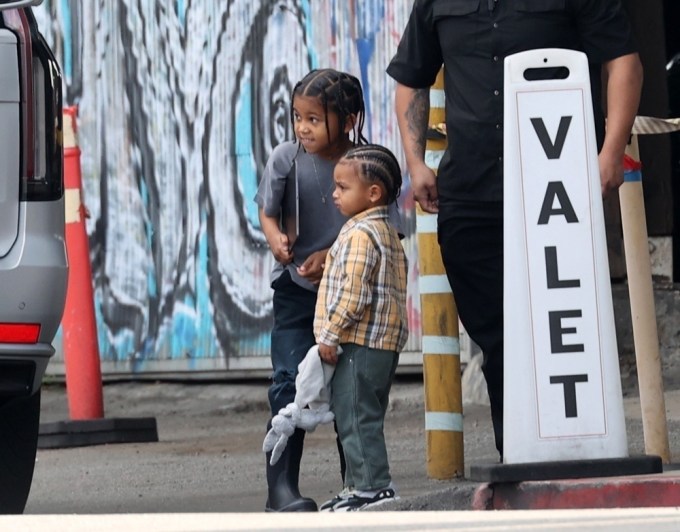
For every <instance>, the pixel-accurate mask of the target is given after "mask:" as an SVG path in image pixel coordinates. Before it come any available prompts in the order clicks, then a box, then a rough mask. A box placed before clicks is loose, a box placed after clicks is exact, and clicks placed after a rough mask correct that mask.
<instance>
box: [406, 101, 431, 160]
mask: <svg viewBox="0 0 680 532" xmlns="http://www.w3.org/2000/svg"><path fill="white" fill-rule="evenodd" d="M429 115H430V91H429V89H418V90H415V91H414V92H413V98H412V100H411V105H409V107H408V109H407V110H406V123H407V124H408V132H409V136H410V137H411V140H412V141H413V142H412V143H411V146H412V150H413V155H415V156H416V157H418V158H419V159H422V158H423V157H424V156H425V140H426V134H427V123H428V118H429Z"/></svg>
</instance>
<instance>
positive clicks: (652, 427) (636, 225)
mask: <svg viewBox="0 0 680 532" xmlns="http://www.w3.org/2000/svg"><path fill="white" fill-rule="evenodd" d="M638 118H639V117H638ZM636 123H637V120H636ZM633 131H634V132H635V128H634V129H633ZM626 155H627V157H626V163H625V165H624V166H625V173H624V183H623V185H621V187H620V188H619V199H620V202H621V222H622V226H623V243H624V249H625V253H626V271H627V275H628V294H629V297H630V314H631V319H632V322H633V342H634V344H635V360H636V365H637V375H638V384H639V386H638V388H639V393H640V407H641V410H642V430H643V432H644V440H645V452H646V453H647V454H651V455H657V456H660V457H661V461H662V462H663V463H664V464H668V463H670V449H669V444H668V428H667V424H666V406H665V399H664V390H663V376H662V372H661V359H660V357H659V337H658V331H657V326H656V310H655V306H654V289H653V286H652V273H651V265H650V259H649V244H648V240H647V221H646V219H645V203H644V198H643V194H642V173H641V171H640V168H641V165H640V163H639V160H640V154H639V150H638V141H637V135H635V134H634V135H633V136H632V138H631V141H630V143H629V144H628V146H627V147H626Z"/></svg>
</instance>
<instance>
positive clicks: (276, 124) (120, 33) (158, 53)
mask: <svg viewBox="0 0 680 532" xmlns="http://www.w3.org/2000/svg"><path fill="white" fill-rule="evenodd" d="M410 7H411V3H410V2H407V1H406V0H219V1H216V0H175V1H169V0H59V1H58V0H46V1H45V3H43V5H42V6H40V7H39V8H35V10H34V12H35V14H36V18H37V19H38V24H39V27H40V28H41V31H42V32H43V34H44V35H45V37H46V38H47V40H48V42H50V43H51V45H52V46H53V49H54V51H55V54H56V56H57V59H58V61H59V63H60V64H61V65H62V70H63V73H64V79H65V92H64V96H65V102H66V103H67V104H68V105H77V106H78V109H79V114H78V128H79V131H78V140H79V145H80V148H81V150H82V158H81V166H82V174H83V182H84V201H85V203H86V206H87V208H88V209H89V212H90V218H89V219H88V221H87V230H88V235H89V237H90V253H91V259H92V270H93V276H94V286H95V298H96V302H95V303H96V308H97V325H98V334H99V345H100V356H101V358H102V363H103V370H104V371H105V372H109V373H111V372H135V373H140V372H148V371H184V370H213V369H231V370H233V369H250V368H266V367H267V366H268V364H269V358H268V354H269V331H270V327H271V323H272V304H271V298H272V291H271V289H270V287H269V282H268V279H269V271H270V269H271V267H272V260H273V258H272V256H271V253H270V252H269V250H268V248H267V247H266V242H265V239H264V236H263V234H262V232H261V230H260V227H259V222H258V220H257V212H256V206H255V203H254V202H253V196H254V194H255V190H256V187H257V184H258V176H259V175H260V173H261V170H262V168H263V166H264V164H265V162H266V160H267V157H268V156H269V154H270V153H271V151H272V149H273V148H274V146H276V145H277V144H278V143H280V142H281V141H282V140H284V139H286V138H288V137H289V136H290V134H291V131H290V129H291V128H290V126H289V116H288V114H289V113H288V107H289V94H290V91H291V88H292V86H293V84H294V83H295V82H296V81H297V80H298V79H299V78H301V77H302V76H303V75H304V74H306V73H307V72H308V71H309V70H310V69H311V68H314V67H326V66H330V67H335V68H338V69H341V70H346V71H350V72H352V73H354V74H355V75H357V76H358V77H360V79H361V80H362V83H363V86H364V90H365V93H366V100H367V101H366V104H367V108H368V126H367V127H368V130H367V132H368V137H369V139H371V140H372V141H374V142H378V143H382V144H384V145H386V146H388V147H390V148H392V149H393V150H395V152H397V153H398V154H399V156H400V157H401V148H400V142H399V135H398V130H397V125H396V120H395V117H394V114H393V89H394V85H393V82H392V80H391V79H390V78H389V77H387V76H386V74H385V67H386V66H387V63H388V62H389V59H390V58H391V56H392V55H393V54H394V52H395V50H396V46H397V43H398V40H399V37H400V34H401V32H402V30H403V28H404V26H405V23H406V18H407V16H408V13H409V11H410ZM407 182H408V181H407ZM402 202H403V203H402V213H403V217H404V228H405V230H406V233H407V238H406V240H405V242H404V243H405V247H406V249H407V253H408V255H409V259H410V289H409V316H410V327H411V338H410V340H409V344H408V345H407V349H406V350H407V351H413V352H416V351H418V350H419V345H420V339H419V329H420V322H419V314H420V313H419V304H418V295H417V289H416V286H415V281H416V278H417V271H416V267H417V260H416V255H415V253H416V252H415V238H414V228H415V216H414V212H413V203H412V200H411V194H410V193H409V191H408V190H405V191H404V193H403V194H402ZM61 356H62V355H61V354H59V355H58V356H57V358H56V360H55V361H54V363H53V364H52V365H51V368H52V371H53V372H59V371H60V357H61ZM61 360H63V358H61Z"/></svg>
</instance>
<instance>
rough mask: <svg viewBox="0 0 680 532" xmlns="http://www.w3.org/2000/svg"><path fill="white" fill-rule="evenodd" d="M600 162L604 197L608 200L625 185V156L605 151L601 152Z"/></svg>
mask: <svg viewBox="0 0 680 532" xmlns="http://www.w3.org/2000/svg"><path fill="white" fill-rule="evenodd" d="M598 162H599V165H600V185H601V187H602V197H603V198H606V197H608V196H609V195H610V194H612V193H613V192H615V191H616V190H617V189H618V188H619V187H620V186H621V184H622V183H623V156H622V155H621V154H620V153H611V152H609V151H605V150H603V151H601V152H600V155H599V157H598Z"/></svg>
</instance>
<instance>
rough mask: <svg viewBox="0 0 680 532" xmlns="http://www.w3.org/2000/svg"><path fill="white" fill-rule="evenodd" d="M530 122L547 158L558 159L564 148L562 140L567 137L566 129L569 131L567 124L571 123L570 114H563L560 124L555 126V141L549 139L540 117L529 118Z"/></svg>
mask: <svg viewBox="0 0 680 532" xmlns="http://www.w3.org/2000/svg"><path fill="white" fill-rule="evenodd" d="M530 120H531V123H532V124H533V126H534V130H535V131H536V135H538V140H539V141H541V146H543V151H544V152H545V154H546V155H547V156H548V159H559V158H560V155H561V154H562V148H564V141H565V140H566V138H567V131H569V124H571V117H570V116H563V117H562V118H561V119H560V126H559V127H558V128H557V136H556V137H555V142H554V143H553V142H552V141H551V140H550V136H549V135H548V131H547V130H546V129H545V124H544V123H543V119H542V118H531V119H530Z"/></svg>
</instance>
